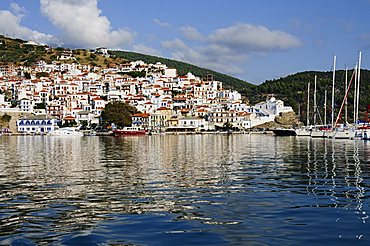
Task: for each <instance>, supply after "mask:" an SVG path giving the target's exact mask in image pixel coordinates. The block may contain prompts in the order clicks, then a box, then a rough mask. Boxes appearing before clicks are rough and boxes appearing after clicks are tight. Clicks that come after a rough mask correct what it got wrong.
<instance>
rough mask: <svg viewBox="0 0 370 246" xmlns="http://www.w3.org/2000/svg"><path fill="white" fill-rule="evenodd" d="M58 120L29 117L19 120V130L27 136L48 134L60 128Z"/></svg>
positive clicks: (38, 116)
mask: <svg viewBox="0 0 370 246" xmlns="http://www.w3.org/2000/svg"><path fill="white" fill-rule="evenodd" d="M58 122H59V120H58V119H55V118H51V117H48V116H46V115H35V116H28V117H24V118H22V119H19V120H17V130H18V132H20V133H26V134H46V133H48V132H50V131H54V130H55V129H57V128H58Z"/></svg>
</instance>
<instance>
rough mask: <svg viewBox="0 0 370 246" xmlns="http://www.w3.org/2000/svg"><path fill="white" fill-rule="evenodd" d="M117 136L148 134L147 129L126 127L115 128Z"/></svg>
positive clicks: (114, 131)
mask: <svg viewBox="0 0 370 246" xmlns="http://www.w3.org/2000/svg"><path fill="white" fill-rule="evenodd" d="M113 133H114V135H115V136H135V135H145V134H148V131H147V130H144V129H141V128H138V127H124V128H123V129H116V130H113Z"/></svg>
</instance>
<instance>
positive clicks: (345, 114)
mask: <svg viewBox="0 0 370 246" xmlns="http://www.w3.org/2000/svg"><path fill="white" fill-rule="evenodd" d="M347 86H348V69H347V66H346V83H345V88H344V91H345V92H346V91H347ZM345 103H346V104H345V108H344V120H345V122H346V124H347V123H348V117H347V116H348V111H347V106H348V100H347V97H346V102H345Z"/></svg>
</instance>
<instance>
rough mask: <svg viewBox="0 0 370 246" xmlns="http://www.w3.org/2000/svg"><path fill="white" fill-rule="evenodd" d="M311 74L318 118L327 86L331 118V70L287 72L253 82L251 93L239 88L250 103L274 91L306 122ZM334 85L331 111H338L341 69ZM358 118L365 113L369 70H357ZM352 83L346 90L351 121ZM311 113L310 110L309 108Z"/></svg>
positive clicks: (341, 92)
mask: <svg viewBox="0 0 370 246" xmlns="http://www.w3.org/2000/svg"><path fill="white" fill-rule="evenodd" d="M315 75H317V99H316V100H317V106H318V109H319V113H320V115H319V116H318V118H319V117H321V118H322V119H323V118H324V110H323V108H324V100H325V90H327V105H328V106H327V119H328V120H329V119H331V118H330V117H331V113H330V110H331V108H330V104H331V90H332V83H333V82H332V76H333V74H332V72H317V71H307V72H300V73H296V74H293V75H289V76H287V77H285V78H280V79H275V80H268V81H266V82H264V83H263V84H261V85H259V86H257V87H256V88H255V90H254V93H249V92H247V91H241V92H242V93H243V94H244V95H245V96H247V97H248V99H249V100H250V101H251V103H252V104H253V103H256V102H259V101H261V100H265V99H266V97H267V96H268V95H271V94H274V95H275V96H276V97H277V98H279V99H281V100H283V101H284V102H285V104H286V105H290V106H292V107H293V109H294V111H295V112H297V113H298V112H299V113H300V120H301V121H303V122H306V115H307V112H306V111H307V110H306V109H307V85H308V83H309V82H310V83H311V90H310V91H311V92H310V93H311V95H310V108H311V110H312V109H313V90H314V89H313V87H314V80H315ZM351 75H352V71H348V81H349V80H350V77H351ZM335 84H336V89H335V108H336V110H335V112H336V113H338V111H339V108H340V105H341V103H342V101H343V98H344V91H345V89H344V87H345V71H344V70H339V71H338V70H337V71H336V80H335ZM360 94H361V97H360V112H359V114H360V119H362V120H363V119H364V118H365V117H366V111H367V105H369V104H370V97H369V95H370V71H369V70H364V69H362V70H361V89H360ZM352 111H353V87H352V88H351V90H350V93H349V97H348V112H349V113H348V115H349V118H350V120H351V121H352V118H353V117H352V116H353V112H352ZM311 115H312V112H311Z"/></svg>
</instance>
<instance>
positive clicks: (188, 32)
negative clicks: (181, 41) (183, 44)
mask: <svg viewBox="0 0 370 246" xmlns="http://www.w3.org/2000/svg"><path fill="white" fill-rule="evenodd" d="M180 31H181V32H182V34H183V35H184V36H185V37H186V38H187V39H189V40H203V39H204V38H205V37H204V36H203V35H202V34H201V33H200V32H198V30H197V29H195V28H194V27H192V26H184V27H181V28H180Z"/></svg>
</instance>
